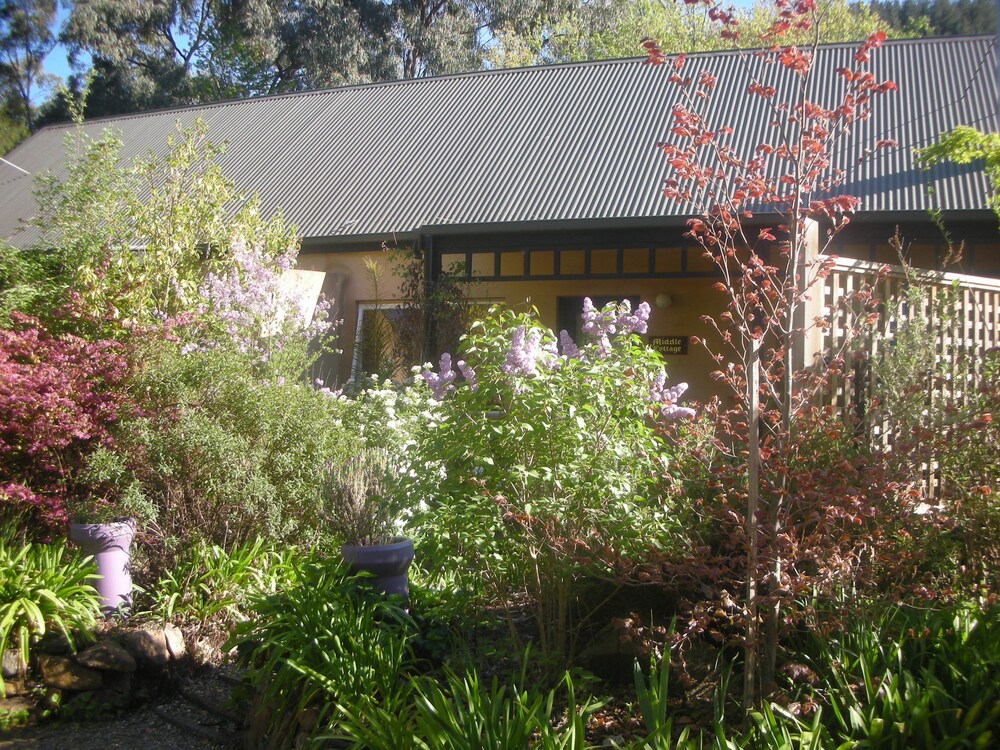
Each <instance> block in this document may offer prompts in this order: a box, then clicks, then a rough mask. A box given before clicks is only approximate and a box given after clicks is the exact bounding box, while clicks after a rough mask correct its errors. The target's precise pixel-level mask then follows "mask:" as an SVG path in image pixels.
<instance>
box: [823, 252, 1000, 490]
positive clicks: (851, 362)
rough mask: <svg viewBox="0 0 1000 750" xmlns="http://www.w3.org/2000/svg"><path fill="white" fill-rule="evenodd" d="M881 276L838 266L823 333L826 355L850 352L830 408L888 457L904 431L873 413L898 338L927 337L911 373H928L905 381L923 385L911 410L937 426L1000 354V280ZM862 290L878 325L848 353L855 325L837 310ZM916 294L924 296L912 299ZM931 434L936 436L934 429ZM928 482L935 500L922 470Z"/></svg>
mask: <svg viewBox="0 0 1000 750" xmlns="http://www.w3.org/2000/svg"><path fill="white" fill-rule="evenodd" d="M880 268H882V266H881V265H880V264H876V263H869V262H866V261H858V260H851V259H847V258H842V259H838V260H837V261H836V265H835V267H834V270H833V271H832V272H831V273H830V275H829V276H828V277H827V278H826V280H825V284H824V290H823V291H824V297H823V303H824V309H825V310H826V311H827V312H828V313H829V314H830V321H829V322H830V325H829V327H828V328H827V329H826V330H825V331H824V332H823V341H822V344H823V346H822V350H823V351H825V352H831V351H840V350H842V349H844V350H845V361H846V364H845V367H844V372H843V375H841V376H839V377H836V378H834V379H832V381H831V382H830V384H829V390H828V391H827V393H828V402H829V403H831V404H832V405H833V406H834V407H835V408H836V409H838V410H839V411H840V412H841V413H842V414H843V415H844V416H845V418H850V419H852V420H854V421H855V423H856V424H857V425H858V426H859V429H860V430H862V431H863V432H864V433H866V434H867V436H868V437H869V439H870V440H872V441H873V444H874V445H875V446H880V447H881V448H882V449H884V450H890V449H891V448H892V445H893V443H894V436H895V434H896V433H897V430H898V429H899V428H900V427H902V425H897V424H894V423H893V420H892V415H890V414H887V413H884V412H882V411H879V410H877V409H876V410H873V409H872V408H871V406H872V404H873V400H872V399H873V396H875V395H876V394H877V392H878V387H879V379H880V375H879V373H880V372H884V370H883V369H882V368H883V367H884V364H885V362H886V360H887V355H888V354H890V353H891V352H892V349H893V347H894V346H896V337H897V334H900V333H901V332H903V331H906V329H907V323H911V324H912V325H913V326H916V327H918V330H920V331H921V332H926V336H923V335H921V336H920V337H919V338H920V340H921V341H922V342H923V346H924V350H923V351H924V354H923V356H922V357H917V358H916V359H915V361H914V362H913V363H912V364H914V368H913V369H914V370H924V371H923V372H919V371H914V372H912V373H900V375H901V376H907V375H908V376H910V377H911V378H912V380H911V382H914V383H921V382H922V383H924V385H925V387H924V388H922V389H918V390H916V391H914V392H913V393H912V394H911V395H910V398H912V399H916V400H917V402H916V403H911V404H910V406H913V407H914V408H915V409H916V411H917V413H922V414H923V415H925V418H926V419H928V420H932V419H934V418H935V415H940V414H941V413H942V412H941V410H939V409H934V408H933V407H934V405H935V404H936V403H939V402H941V401H942V400H945V399H949V400H950V399H957V400H959V402H960V400H961V399H962V397H963V394H964V393H966V392H968V389H969V388H971V387H974V386H975V384H976V382H977V380H978V377H979V366H980V363H981V358H982V355H983V353H984V352H986V351H987V350H990V349H993V348H995V347H998V346H1000V279H991V278H983V277H977V276H967V275H963V274H954V273H932V272H926V271H916V270H912V269H911V270H908V269H905V268H902V267H899V266H889V267H888V268H889V271H888V273H887V274H886V275H884V276H882V277H881V278H879V277H878V271H879V269H880ZM876 279H877V280H876ZM873 280H874V281H873ZM865 285H873V287H872V290H873V293H874V296H875V299H876V300H877V301H878V310H879V317H878V320H877V322H876V323H875V325H874V326H873V327H871V328H869V329H868V330H867V331H866V332H865V333H864V334H863V335H861V336H858V337H857V338H856V339H855V340H854V341H853V343H849V344H848V345H847V346H846V348H845V346H844V344H845V341H846V340H847V339H849V337H850V335H851V333H850V331H851V328H852V325H853V320H852V315H851V313H850V311H849V310H847V309H844V308H843V307H842V306H838V300H842V299H844V298H846V297H849V296H850V295H851V294H853V293H854V292H857V291H858V290H860V289H862V288H864V287H865ZM915 288H919V289H920V290H922V291H923V293H922V294H914V293H913V291H914V289H915ZM930 363H933V365H931V364H930ZM932 367H933V373H934V377H932V373H931V370H932ZM921 399H922V406H921V404H920V400H921ZM911 413H912V412H911ZM926 426H927V427H928V428H930V429H933V428H934V425H932V424H927V425H926ZM923 474H924V482H923V484H924V489H925V491H927V492H928V493H929V494H932V495H933V494H936V493H937V489H938V477H936V475H935V471H934V467H933V463H932V464H931V465H925V466H924V467H923Z"/></svg>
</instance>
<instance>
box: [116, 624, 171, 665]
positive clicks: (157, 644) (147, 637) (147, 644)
mask: <svg viewBox="0 0 1000 750" xmlns="http://www.w3.org/2000/svg"><path fill="white" fill-rule="evenodd" d="M122 643H123V645H124V646H125V648H127V649H128V651H129V653H130V654H132V656H134V657H135V660H136V662H138V663H139V664H140V665H142V666H144V667H155V668H160V669H162V668H163V667H165V666H166V665H167V663H168V662H169V661H170V649H169V648H167V638H166V636H165V635H164V634H163V629H162V628H143V629H141V630H130V631H129V632H127V633H125V634H124V635H123V636H122Z"/></svg>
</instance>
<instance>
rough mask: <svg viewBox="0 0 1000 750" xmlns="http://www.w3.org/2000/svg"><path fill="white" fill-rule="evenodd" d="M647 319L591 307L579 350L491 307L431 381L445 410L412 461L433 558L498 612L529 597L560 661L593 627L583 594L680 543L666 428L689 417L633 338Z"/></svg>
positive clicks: (424, 545)
mask: <svg viewBox="0 0 1000 750" xmlns="http://www.w3.org/2000/svg"><path fill="white" fill-rule="evenodd" d="M648 316H649V307H648V306H647V305H645V304H643V305H640V306H639V307H638V309H636V310H635V311H633V310H631V308H630V306H629V305H628V303H627V302H626V303H622V304H620V305H615V304H612V305H608V306H606V307H605V308H604V309H602V310H597V309H595V308H594V307H593V305H592V304H591V303H590V301H589V300H588V301H587V303H586V305H585V307H584V311H583V317H584V334H585V337H586V340H585V341H581V342H575V341H572V339H571V338H570V337H569V336H568V335H567V334H566V332H565V331H563V332H561V333H560V335H559V336H558V337H557V336H556V335H555V334H554V333H553V332H552V331H551V330H549V329H547V328H546V327H544V326H542V325H540V324H539V323H538V321H537V319H536V318H535V317H533V316H532V315H524V314H522V315H519V314H515V313H514V312H512V311H510V310H507V309H502V308H493V309H492V310H491V311H490V314H489V315H488V316H487V318H486V319H484V320H482V321H478V322H476V323H475V324H473V326H472V329H471V331H470V333H469V334H468V335H467V336H466V337H465V339H464V342H463V345H462V348H461V351H460V354H459V357H458V358H456V359H453V358H452V357H451V356H450V355H449V354H444V355H442V357H441V360H440V365H439V368H438V370H437V371H433V370H431V369H430V368H425V369H424V371H423V373H422V378H423V380H424V381H425V382H426V384H427V385H428V386H429V387H430V389H431V391H432V393H433V396H434V398H435V399H436V400H437V401H438V402H439V403H438V407H437V416H436V419H434V420H429V421H428V423H427V425H426V428H425V429H424V430H423V431H422V432H421V434H419V435H417V436H416V440H415V445H414V447H413V450H412V452H411V455H410V480H411V481H410V484H409V491H410V493H412V497H411V501H412V503H413V505H414V507H416V508H418V509H419V510H418V511H417V512H416V515H415V517H414V519H413V525H414V527H415V528H414V531H415V533H416V535H417V536H418V539H419V541H420V543H421V555H422V559H424V560H425V561H428V567H429V568H430V569H444V568H446V567H447V568H448V569H452V568H454V569H455V570H458V571H464V572H465V574H467V576H468V578H469V580H468V581H467V583H468V584H469V586H470V588H472V589H474V590H478V591H480V592H482V594H483V595H484V597H486V598H488V599H490V600H492V601H494V602H499V603H509V602H511V601H513V600H515V599H516V598H518V597H519V596H521V597H523V596H524V595H527V596H528V598H529V600H530V601H531V602H532V606H533V608H534V613H535V619H536V621H537V625H538V633H539V643H540V646H541V648H542V649H543V650H544V651H546V652H547V653H548V654H549V655H551V656H553V657H555V658H557V659H560V660H561V659H565V658H568V657H569V656H570V655H571V653H572V650H573V645H574V644H573V641H574V635H573V634H574V632H575V628H576V626H577V625H580V624H581V623H582V622H584V621H585V619H586V616H587V614H588V612H587V605H585V603H584V602H583V599H582V597H581V596H580V593H581V589H580V586H581V585H582V584H583V582H584V581H585V580H586V579H588V578H590V577H593V576H598V577H603V578H605V579H608V578H612V577H613V574H614V571H615V570H616V568H617V566H618V564H619V563H620V561H621V559H622V558H625V557H630V556H635V555H639V554H641V553H642V552H643V551H644V550H647V549H648V548H650V547H669V546H670V545H671V542H672V540H673V539H675V538H676V531H677V525H676V524H677V519H676V513H675V510H674V509H673V508H672V507H671V504H670V502H669V500H668V499H667V498H666V497H665V496H664V494H663V493H662V492H661V490H662V487H663V484H662V482H661V479H662V477H663V476H664V474H665V472H666V471H667V468H668V465H669V457H668V454H667V449H666V447H665V445H664V444H663V443H662V442H661V441H660V439H659V438H658V437H657V435H656V430H655V425H656V423H657V421H658V420H662V419H676V418H678V417H683V416H690V415H692V414H693V412H692V411H691V410H690V409H687V408H685V407H680V406H678V405H677V403H676V402H677V399H678V398H679V397H680V394H681V393H682V392H683V385H680V386H675V387H673V388H671V387H668V386H667V384H666V375H665V373H664V369H663V363H662V360H661V359H660V357H659V355H657V354H656V353H655V352H652V351H651V350H650V349H648V348H647V347H646V346H645V344H644V343H643V342H642V340H641V339H640V338H639V337H638V336H637V335H636V334H638V333H644V332H645V330H646V322H647V319H648ZM560 342H561V345H560ZM512 614H513V613H511V615H512ZM510 623H511V628H512V632H513V630H514V629H513V617H511V618H510Z"/></svg>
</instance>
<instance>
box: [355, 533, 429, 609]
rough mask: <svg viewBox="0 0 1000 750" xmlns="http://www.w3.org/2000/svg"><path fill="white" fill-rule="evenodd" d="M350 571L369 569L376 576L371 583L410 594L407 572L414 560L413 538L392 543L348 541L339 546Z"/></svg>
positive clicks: (389, 590)
mask: <svg viewBox="0 0 1000 750" xmlns="http://www.w3.org/2000/svg"><path fill="white" fill-rule="evenodd" d="M340 554H341V556H342V557H343V558H344V562H345V563H347V565H348V567H349V568H350V569H351V571H353V572H355V573H360V572H366V573H371V574H372V575H373V576H375V578H374V580H373V581H372V584H373V585H374V586H375V588H377V589H378V590H380V591H382V592H384V593H386V594H398V595H399V596H402V597H403V598H404V599H405V598H406V597H407V596H408V595H409V593H410V589H409V578H408V576H407V573H406V571H407V570H408V569H409V567H410V563H411V562H413V541H412V540H410V539H397V540H395V541H393V542H392V543H391V544H372V545H356V544H345V545H344V546H343V547H341V548H340Z"/></svg>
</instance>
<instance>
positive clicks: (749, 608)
mask: <svg viewBox="0 0 1000 750" xmlns="http://www.w3.org/2000/svg"><path fill="white" fill-rule="evenodd" d="M685 2H688V3H689V4H693V3H699V2H700V3H703V4H705V5H706V6H708V9H707V13H708V16H709V18H710V19H711V20H712V21H713V22H714V23H715V24H716V25H717V26H718V29H719V32H720V34H721V36H722V37H723V38H726V39H729V40H731V41H732V43H733V45H734V47H735V46H737V45H739V44H752V45H759V46H760V47H761V49H756V50H739V51H736V52H734V53H733V54H735V55H737V56H738V60H739V63H740V69H741V71H742V75H743V76H744V77H745V81H746V87H745V95H746V96H747V97H750V98H751V100H752V103H750V107H749V109H751V110H752V109H753V108H756V110H757V114H758V116H760V117H763V118H766V120H765V121H766V122H769V123H770V127H769V128H768V129H767V132H768V135H767V137H765V138H764V139H763V140H762V141H761V142H760V143H756V144H753V145H752V147H750V148H746V147H742V148H741V147H740V145H739V144H741V143H742V142H743V140H744V139H743V138H741V137H740V136H741V135H743V134H740V133H736V132H734V130H733V129H732V128H731V127H729V126H727V124H726V123H724V122H716V121H715V120H716V118H718V117H720V116H725V114H726V113H727V111H728V108H727V107H726V106H724V105H722V104H720V103H716V102H714V101H713V96H714V94H715V91H716V83H717V80H716V78H715V77H714V75H713V74H712V73H711V72H710V70H709V69H708V62H710V60H711V58H698V62H699V63H700V64H701V66H702V69H701V70H691V67H692V66H691V65H690V64H689V61H688V60H686V59H685V56H684V55H678V56H676V57H673V58H669V59H668V58H667V57H666V56H665V55H664V54H663V53H662V52H661V51H660V50H659V48H658V47H657V46H656V44H655V43H652V42H651V43H648V44H647V49H648V53H649V61H650V62H651V63H653V64H660V65H669V66H671V67H672V69H673V73H672V75H671V77H670V80H671V81H672V82H673V83H674V84H675V85H676V87H677V91H678V94H679V101H678V103H677V104H676V105H675V106H674V109H673V115H672V117H673V124H672V128H671V135H670V136H669V138H668V140H667V141H666V142H665V143H662V144H661V146H660V147H661V149H662V151H663V153H664V155H665V156H666V158H667V162H668V164H669V170H670V171H669V178H668V179H667V180H666V183H665V188H664V192H665V194H666V195H667V196H668V197H670V198H673V199H675V200H678V201H681V202H683V203H686V204H688V205H690V206H691V207H692V211H693V213H695V214H696V215H697V218H692V219H690V220H689V222H688V235H687V236H689V237H691V238H693V239H694V240H695V241H697V242H698V243H699V244H700V245H701V247H702V248H703V250H704V252H705V254H706V256H707V257H709V258H711V259H712V260H713V261H714V262H715V264H716V266H717V268H718V271H719V274H720V275H721V280H720V281H719V283H718V284H716V287H717V289H718V290H719V291H720V292H722V293H723V294H724V295H725V296H726V299H727V303H726V306H725V309H724V311H723V312H722V313H721V314H720V315H719V316H718V317H716V318H712V317H706V318H705V320H706V322H708V323H709V324H710V325H711V326H712V327H713V328H714V330H715V333H716V336H715V337H713V340H712V341H703V342H702V343H704V344H705V345H706V347H707V348H708V349H709V351H710V353H711V354H712V355H713V356H714V358H715V361H716V362H717V363H718V366H719V370H718V371H717V372H716V373H714V376H715V377H716V378H718V379H720V380H721V381H723V382H724V383H725V384H726V385H728V386H729V387H730V388H731V389H732V391H733V393H734V394H735V395H736V396H737V399H738V403H739V408H738V409H737V411H736V413H735V414H729V415H726V416H725V419H724V423H725V424H726V425H727V432H728V438H729V440H728V441H720V442H719V448H721V449H722V450H724V451H727V452H731V454H732V457H733V459H734V460H735V462H736V471H734V472H731V473H730V475H729V476H730V478H731V479H732V480H733V481H734V485H732V486H728V487H721V488H720V489H719V491H720V492H721V493H724V494H725V495H726V496H727V499H728V500H729V501H730V502H731V500H732V499H733V498H742V499H743V500H744V501H745V506H744V514H743V515H742V525H743V534H744V537H745V538H744V540H743V544H744V545H745V551H746V560H745V571H746V574H745V581H744V583H745V601H744V606H743V612H744V616H745V622H746V633H745V681H744V699H745V703H746V705H747V706H748V707H749V706H751V705H753V704H754V703H755V702H756V701H757V700H758V697H759V694H760V688H761V686H762V685H768V684H769V683H770V682H771V680H772V677H773V674H774V668H775V659H776V653H777V643H778V625H779V622H780V621H781V614H782V612H781V608H782V606H783V604H785V603H787V602H788V601H789V597H791V596H793V595H794V591H795V586H794V583H795V578H796V577H797V574H798V573H799V571H798V570H796V569H794V568H793V567H790V566H789V562H790V561H797V560H802V559H804V558H803V554H802V553H803V549H805V548H806V547H808V548H809V549H810V550H811V551H810V552H809V553H808V556H812V557H815V556H817V555H818V554H819V553H818V552H816V549H817V544H818V542H817V535H820V536H824V535H825V538H829V539H833V538H835V537H836V536H837V534H836V533H834V532H835V529H839V528H842V526H843V524H845V523H846V524H851V525H858V524H859V523H861V521H860V518H861V517H862V516H863V515H864V513H863V512H862V511H863V510H864V509H862V508H860V507H859V508H858V509H857V510H858V513H856V514H855V513H852V511H851V510H850V509H851V507H854V506H860V505H863V503H862V502H860V500H863V499H864V498H863V497H862V494H863V493H864V492H867V490H860V489H859V490H858V492H856V493H855V494H854V495H852V496H851V497H852V498H853V500H852V501H851V502H846V503H841V504H840V505H842V506H843V507H841V509H840V511H839V512H836V513H833V514H832V515H831V514H830V513H827V512H826V511H825V510H824V509H823V508H822V507H821V505H820V504H819V503H818V502H817V498H821V496H822V488H821V487H818V486H817V481H816V479H817V476H816V475H808V476H806V475H803V473H802V471H801V468H802V465H801V463H800V462H798V460H797V454H798V453H799V452H800V451H802V450H803V449H804V446H807V445H810V446H811V445H814V444H815V440H814V437H815V436H816V434H817V430H819V433H820V434H821V433H822V431H823V429H825V428H824V427H823V425H824V424H826V423H827V421H824V419H823V413H822V412H817V411H816V410H815V409H814V408H813V406H814V400H815V397H816V395H817V391H818V389H819V388H821V386H822V384H823V382H824V376H826V375H829V374H832V373H834V372H837V371H839V370H840V369H841V368H842V367H843V364H844V357H845V353H846V351H847V350H846V346H847V343H846V342H845V346H844V347H843V348H841V349H840V350H838V351H832V352H829V351H828V352H825V353H824V354H823V356H822V357H821V358H820V359H819V360H817V364H818V366H817V367H814V368H813V369H812V370H811V371H808V372H807V371H806V370H805V369H804V368H803V363H804V361H805V359H804V358H805V352H804V347H805V346H806V340H807V337H808V336H809V335H810V333H811V332H813V331H815V330H816V329H817V327H820V328H821V327H823V326H824V325H825V324H826V323H825V318H824V316H823V315H822V310H821V308H817V302H818V301H820V300H821V299H822V291H821V287H822V281H823V279H824V278H825V277H826V276H827V275H828V274H829V273H830V271H831V269H832V266H833V259H832V258H831V257H827V256H825V255H823V251H824V250H825V249H826V247H827V246H828V245H829V242H830V241H831V240H832V238H833V237H834V236H835V235H836V234H837V233H838V232H839V231H841V230H842V229H843V228H844V227H845V226H846V225H847V224H848V222H849V216H850V214H851V212H852V211H853V210H855V209H856V208H857V206H858V203H859V201H858V199H857V198H855V197H852V196H848V195H844V194H842V193H841V192H840V190H841V188H842V186H843V185H844V184H845V181H846V179H847V177H848V176H849V169H850V168H851V167H853V166H854V165H847V164H838V163H837V160H836V155H837V154H838V153H840V150H839V149H838V145H839V144H840V142H841V141H842V140H843V139H845V138H848V137H850V136H851V135H852V133H853V131H855V130H856V129H857V124H858V123H860V122H861V121H863V120H865V119H867V118H868V116H869V112H870V108H871V106H872V103H873V100H874V99H875V98H876V97H877V96H879V95H882V94H886V93H888V92H891V91H893V90H894V89H895V85H894V84H893V83H892V82H890V81H879V80H877V79H876V78H875V77H874V75H873V74H872V73H871V71H870V70H869V62H870V56H871V54H872V53H873V51H874V50H875V49H877V48H878V47H879V46H881V45H882V43H883V42H884V40H885V34H883V33H881V32H879V33H875V34H872V35H871V36H869V37H868V39H867V40H865V41H864V42H863V43H861V44H860V45H859V46H858V47H857V49H856V51H855V52H854V54H853V58H852V59H851V60H850V63H849V64H848V65H845V66H844V67H841V68H840V69H839V70H838V71H837V76H836V78H835V79H833V80H830V81H828V82H818V81H814V78H815V76H816V71H815V68H814V61H815V59H816V52H817V47H818V43H819V27H818V24H819V22H820V20H821V19H820V12H819V10H818V8H817V4H816V2H815V0H776V5H777V20H776V21H775V22H774V24H773V25H772V26H771V27H770V28H769V29H768V30H767V31H766V32H765V33H764V34H763V35H761V38H759V39H741V37H740V29H739V22H738V20H737V18H736V15H735V14H734V13H733V12H732V11H731V9H729V10H727V9H725V8H723V7H722V6H720V5H716V4H714V3H713V2H712V0H685ZM808 31H814V32H815V41H814V43H813V44H812V45H811V46H810V47H808V48H802V47H799V46H794V45H791V44H783V39H784V38H785V37H786V35H788V34H790V33H797V34H801V33H802V32H808ZM867 145H868V146H869V148H868V153H871V152H874V151H875V150H877V149H880V148H885V147H890V146H894V145H895V144H894V143H893V142H892V141H890V140H878V141H875V142H873V143H871V144H867ZM854 153H857V150H855V151H854ZM840 304H843V305H845V306H846V307H847V308H848V309H850V310H852V311H853V312H854V313H855V318H854V320H855V321H856V325H855V329H856V330H858V331H859V330H861V327H862V326H863V325H864V323H865V320H866V319H869V318H871V316H873V315H874V314H875V312H874V305H873V302H872V297H871V293H870V291H869V290H864V289H863V290H860V291H859V292H858V293H856V294H854V295H852V296H851V297H850V298H845V299H842V300H840ZM847 341H848V342H849V341H850V337H848V339H847ZM806 424H808V429H806V428H805V427H804V425H806ZM807 433H808V434H807ZM809 450H810V451H813V452H815V451H814V450H813V449H812V448H810V449H809ZM828 474H829V476H834V475H835V472H833V473H830V472H828ZM862 484H863V483H862ZM840 489H841V488H839V487H836V488H835V487H831V490H834V491H838V490H840ZM807 499H808V500H809V502H806V501H807ZM832 505H836V503H834V504H832ZM824 519H825V520H824ZM807 540H808V541H807ZM820 546H821V545H820ZM837 554H838V556H844V555H846V557H847V558H850V557H851V554H850V553H849V552H847V551H844V550H842V549H839V548H838V553H837ZM858 554H859V553H858ZM841 563H842V564H839V565H838V566H837V567H838V568H839V569H840V570H841V571H842V573H843V574H849V573H850V571H851V570H852V565H851V564H850V560H848V559H841ZM803 567H804V566H803ZM807 578H812V577H811V576H810V577H807ZM762 631H763V632H762Z"/></svg>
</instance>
